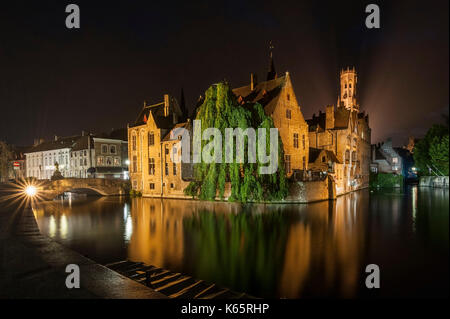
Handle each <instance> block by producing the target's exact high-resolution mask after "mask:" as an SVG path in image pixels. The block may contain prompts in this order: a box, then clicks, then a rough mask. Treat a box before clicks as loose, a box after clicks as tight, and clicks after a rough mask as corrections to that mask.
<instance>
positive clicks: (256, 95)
mask: <svg viewBox="0 0 450 319" xmlns="http://www.w3.org/2000/svg"><path fill="white" fill-rule="evenodd" d="M285 83H286V76H282V77H279V78H276V79H274V80H270V81H265V82H261V83H258V84H256V85H255V87H254V89H253V91H252V90H251V85H246V86H242V87H239V88H235V89H233V93H234V94H235V95H236V96H238V97H239V96H240V97H242V99H243V100H244V101H245V102H251V103H259V104H261V105H262V106H263V107H264V111H265V112H266V114H267V115H270V114H272V113H273V111H274V110H275V107H276V105H277V103H278V100H279V98H280V93H281V90H282V88H283V87H284V85H285Z"/></svg>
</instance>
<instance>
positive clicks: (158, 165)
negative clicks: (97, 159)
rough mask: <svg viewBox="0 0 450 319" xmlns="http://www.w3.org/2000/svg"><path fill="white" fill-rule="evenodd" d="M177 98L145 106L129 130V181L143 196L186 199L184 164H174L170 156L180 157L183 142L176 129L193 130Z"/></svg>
mask: <svg viewBox="0 0 450 319" xmlns="http://www.w3.org/2000/svg"><path fill="white" fill-rule="evenodd" d="M182 117H183V114H182V111H181V109H180V107H179V105H178V102H177V100H176V99H175V98H173V97H171V96H169V95H167V94H166V95H164V100H163V101H162V102H159V103H156V104H152V105H147V104H146V103H144V106H143V108H142V111H141V112H140V114H139V116H138V118H137V119H136V121H135V123H134V124H133V125H131V126H129V128H128V139H129V148H128V149H129V151H128V152H129V154H128V156H129V158H130V180H131V185H132V187H133V189H134V190H136V191H139V192H141V193H142V195H143V196H151V197H160V196H161V197H162V196H164V197H184V192H183V191H184V189H185V188H186V187H187V185H188V184H189V180H187V179H185V178H184V177H185V176H184V175H183V174H185V173H186V170H185V169H183V168H182V165H184V164H182V163H181V161H180V162H179V163H174V162H173V161H172V156H171V154H175V155H177V156H181V146H180V144H181V140H180V139H178V137H175V135H174V133H173V132H174V129H176V128H179V127H183V128H186V129H189V130H190V129H191V128H190V121H188V122H185V123H178V121H179V120H180V119H181V118H182Z"/></svg>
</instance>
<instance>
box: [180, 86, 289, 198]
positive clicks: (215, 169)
mask: <svg viewBox="0 0 450 319" xmlns="http://www.w3.org/2000/svg"><path fill="white" fill-rule="evenodd" d="M196 120H201V126H202V128H201V133H202V135H203V132H204V130H205V129H207V128H217V129H219V131H220V132H221V135H222V139H223V140H222V163H205V162H204V161H203V159H202V162H201V163H199V164H196V165H195V167H194V175H195V181H194V182H191V183H190V185H189V186H188V187H187V188H186V189H185V193H186V194H187V195H190V196H196V197H199V198H200V199H203V200H214V199H215V198H216V196H217V195H218V196H219V197H220V198H222V199H223V198H224V192H225V183H226V182H230V184H231V195H230V197H229V199H228V200H229V201H240V202H248V201H273V200H281V199H283V198H284V197H286V195H287V182H286V178H285V172H284V162H283V161H284V155H283V145H282V142H281V138H280V137H278V169H277V171H276V172H275V173H273V174H259V168H260V167H262V166H265V164H262V163H260V162H259V160H258V158H256V163H249V161H248V153H247V152H244V157H245V158H244V163H239V162H238V161H237V160H236V157H234V158H233V162H231V163H225V155H226V151H225V147H226V143H225V136H226V134H225V128H233V129H234V128H241V129H243V130H245V129H247V128H254V129H255V130H257V129H258V128H262V129H265V130H266V151H267V152H269V151H270V132H269V130H270V128H273V127H274V124H273V120H272V118H271V117H269V116H267V115H266V114H265V113H264V109H263V108H262V106H261V105H260V104H258V103H246V104H244V105H240V104H239V103H238V102H237V99H236V96H235V95H234V94H233V92H232V90H231V89H230V87H229V86H228V84H227V83H219V84H215V85H212V86H211V87H210V88H209V89H208V90H207V91H206V94H205V100H204V102H203V104H202V105H201V106H200V107H199V109H198V111H197V115H196ZM211 140H212V138H211ZM211 140H210V141H211ZM210 141H203V140H202V142H201V143H202V149H203V147H204V146H205V145H207V144H208V143H210ZM256 144H257V145H256V154H258V143H256ZM247 149H248V137H245V139H244V150H247ZM212 155H214V154H212Z"/></svg>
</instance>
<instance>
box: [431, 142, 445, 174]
mask: <svg viewBox="0 0 450 319" xmlns="http://www.w3.org/2000/svg"><path fill="white" fill-rule="evenodd" d="M448 140H449V139H448V135H445V136H443V137H442V138H439V137H438V136H435V137H434V138H433V141H432V143H431V145H430V150H429V154H430V159H431V164H432V165H433V167H436V169H437V170H438V173H441V174H443V175H446V176H448V152H449V143H448Z"/></svg>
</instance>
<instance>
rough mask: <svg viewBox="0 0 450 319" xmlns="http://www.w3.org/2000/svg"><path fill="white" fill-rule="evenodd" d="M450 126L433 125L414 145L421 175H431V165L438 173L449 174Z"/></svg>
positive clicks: (416, 162) (415, 157)
mask: <svg viewBox="0 0 450 319" xmlns="http://www.w3.org/2000/svg"><path fill="white" fill-rule="evenodd" d="M448 153H449V144H448V127H446V126H444V125H433V126H432V127H431V128H430V129H429V130H428V132H427V134H426V135H425V137H424V138H423V139H421V140H420V141H419V142H417V144H416V145H415V147H414V162H415V166H416V167H417V168H418V170H419V174H420V175H422V176H423V175H429V167H431V168H432V169H433V170H434V171H435V172H436V173H437V174H439V172H438V171H440V172H441V174H443V175H448V165H449V162H448Z"/></svg>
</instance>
